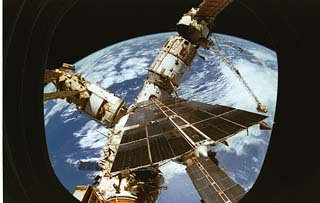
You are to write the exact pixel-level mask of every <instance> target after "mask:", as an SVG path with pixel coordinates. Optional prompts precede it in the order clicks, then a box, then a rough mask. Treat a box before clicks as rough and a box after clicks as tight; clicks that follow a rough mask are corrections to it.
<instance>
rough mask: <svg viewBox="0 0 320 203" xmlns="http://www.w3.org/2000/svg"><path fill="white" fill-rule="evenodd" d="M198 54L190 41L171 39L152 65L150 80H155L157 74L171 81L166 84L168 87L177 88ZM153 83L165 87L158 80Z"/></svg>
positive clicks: (177, 38) (175, 37)
mask: <svg viewBox="0 0 320 203" xmlns="http://www.w3.org/2000/svg"><path fill="white" fill-rule="evenodd" d="M196 54H197V49H196V48H195V47H194V45H192V44H191V43H190V42H189V41H188V40H186V39H184V38H183V37H181V36H172V37H170V38H169V39H168V40H167V41H166V42H165V44H164V45H163V47H162V48H161V50H160V52H159V54H158V56H157V57H156V58H155V60H154V62H153V63H152V65H151V67H150V69H149V78H150V79H151V78H153V77H152V74H154V73H156V74H158V75H160V76H162V77H163V78H164V79H167V80H169V82H170V83H171V84H167V83H166V85H169V86H172V85H173V86H174V87H175V88H177V87H178V86H179V84H180V81H181V79H182V77H183V75H184V73H185V72H186V71H187V70H188V68H189V66H190V65H191V63H192V61H193V59H194V57H195V56H196ZM155 77H156V76H155ZM149 78H148V79H149ZM153 82H155V84H157V85H159V86H160V87H161V86H163V84H158V83H157V80H155V81H153ZM165 89H167V88H165ZM169 89H170V88H169Z"/></svg>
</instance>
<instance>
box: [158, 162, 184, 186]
mask: <svg viewBox="0 0 320 203" xmlns="http://www.w3.org/2000/svg"><path fill="white" fill-rule="evenodd" d="M185 169H186V166H184V165H182V164H178V163H176V162H174V161H169V162H168V163H166V164H164V165H162V166H161V167H160V170H161V171H162V173H163V175H164V177H165V182H166V183H168V182H170V181H171V180H174V179H175V178H176V177H177V176H179V175H181V174H185V173H186V170H185Z"/></svg>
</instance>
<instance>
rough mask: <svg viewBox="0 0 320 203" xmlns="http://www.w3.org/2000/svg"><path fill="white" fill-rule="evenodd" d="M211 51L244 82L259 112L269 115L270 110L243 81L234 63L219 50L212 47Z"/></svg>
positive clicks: (243, 82) (244, 82)
mask: <svg viewBox="0 0 320 203" xmlns="http://www.w3.org/2000/svg"><path fill="white" fill-rule="evenodd" d="M210 50H211V51H213V52H214V53H215V54H216V55H217V56H219V57H220V58H221V59H222V60H223V62H224V63H226V64H227V66H228V67H229V68H230V70H231V71H232V72H234V73H235V74H236V75H237V77H238V78H239V80H240V81H241V82H242V84H243V85H244V86H245V88H247V90H248V92H249V93H250V95H251V96H252V97H253V98H254V100H255V102H256V103H257V111H259V112H261V113H267V112H268V109H267V107H266V106H265V105H262V103H261V102H260V101H259V100H258V97H257V96H256V95H255V94H254V93H253V91H252V89H251V88H250V87H249V85H248V83H247V82H246V81H245V80H244V79H243V77H242V75H241V74H240V72H239V70H238V69H237V68H236V67H235V65H234V64H233V63H231V62H230V61H229V60H228V59H227V58H226V57H225V56H224V54H223V53H222V52H221V51H220V50H219V49H217V48H216V47H215V46H211V47H210Z"/></svg>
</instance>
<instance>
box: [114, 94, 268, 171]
mask: <svg viewBox="0 0 320 203" xmlns="http://www.w3.org/2000/svg"><path fill="white" fill-rule="evenodd" d="M265 118H266V116H264V115H259V114H255V113H251V112H247V111H243V110H239V109H235V108H232V107H228V106H222V105H210V104H204V103H201V102H195V101H187V100H185V99H180V98H169V99H166V100H163V101H159V100H153V101H147V102H143V103H138V104H137V109H136V111H135V112H134V113H133V114H131V115H130V116H129V118H128V121H127V123H126V125H125V127H126V129H127V130H125V131H124V133H123V137H122V140H121V143H120V147H119V150H118V152H117V154H116V158H115V161H114V164H113V167H112V169H111V171H112V172H116V171H119V170H123V169H126V168H136V167H140V166H147V165H152V164H157V163H159V162H161V161H165V160H169V159H175V158H178V157H179V156H181V155H183V154H185V153H187V152H190V151H191V150H192V149H194V148H195V147H196V146H197V145H198V144H201V143H202V142H205V141H208V142H212V143H214V142H223V141H225V140H226V139H227V138H229V137H230V136H233V135H235V134H236V133H238V132H240V131H242V130H244V129H246V128H248V127H250V126H252V125H254V124H257V123H259V122H260V121H262V120H264V119H265Z"/></svg>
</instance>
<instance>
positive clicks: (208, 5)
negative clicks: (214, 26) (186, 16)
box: [196, 0, 233, 17]
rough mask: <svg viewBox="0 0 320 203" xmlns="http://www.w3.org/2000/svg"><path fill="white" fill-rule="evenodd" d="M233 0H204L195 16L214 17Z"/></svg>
mask: <svg viewBox="0 0 320 203" xmlns="http://www.w3.org/2000/svg"><path fill="white" fill-rule="evenodd" d="M232 1H233V0H204V1H203V2H202V3H201V4H200V6H199V11H198V13H197V15H196V16H201V17H215V16H217V15H218V14H219V13H220V12H221V11H222V10H223V9H224V8H225V7H226V6H228V5H229V4H230V3H231V2H232Z"/></svg>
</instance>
